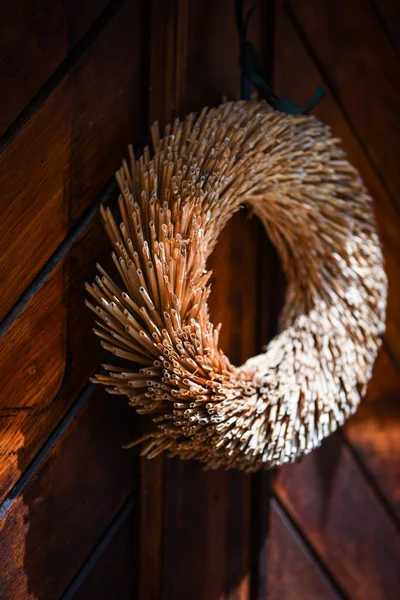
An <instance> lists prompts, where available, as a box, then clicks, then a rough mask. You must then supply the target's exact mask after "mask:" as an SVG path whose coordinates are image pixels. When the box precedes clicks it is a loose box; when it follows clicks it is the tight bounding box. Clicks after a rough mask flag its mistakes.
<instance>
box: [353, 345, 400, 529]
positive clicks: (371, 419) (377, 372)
mask: <svg viewBox="0 0 400 600" xmlns="http://www.w3.org/2000/svg"><path fill="white" fill-rule="evenodd" d="M399 397H400V372H399V370H398V369H397V368H396V365H394V364H393V361H392V359H391V358H390V356H389V354H388V353H387V351H385V350H383V351H382V352H381V354H380V355H379V357H378V360H377V362H376V365H375V369H374V376H373V378H372V380H371V382H370V384H369V386H368V393H367V397H366V398H365V400H364V401H363V402H362V403H361V406H360V408H359V410H358V411H357V413H356V414H355V416H354V417H353V418H352V419H350V420H349V422H348V423H347V425H346V429H345V437H346V439H347V440H348V441H349V442H350V444H351V446H352V447H353V448H354V450H355V451H356V452H357V455H358V456H359V457H360V460H361V461H362V462H363V464H364V466H365V468H366V469H367V471H368V472H369V474H370V476H371V477H372V478H373V480H374V482H375V484H376V485H377V487H378V489H379V490H380V492H381V493H382V496H383V497H384V498H385V501H386V502H387V503H388V505H389V506H390V508H391V510H392V511H393V512H394V514H395V515H396V516H397V519H399V520H400V488H399V481H400V464H399V461H398V460H397V459H396V457H397V456H398V453H399V440H400V404H399Z"/></svg>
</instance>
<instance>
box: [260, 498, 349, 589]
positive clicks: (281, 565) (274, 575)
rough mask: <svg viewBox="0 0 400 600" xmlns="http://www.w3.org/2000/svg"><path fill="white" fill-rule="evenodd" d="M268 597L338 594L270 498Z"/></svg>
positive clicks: (267, 565)
mask: <svg viewBox="0 0 400 600" xmlns="http://www.w3.org/2000/svg"><path fill="white" fill-rule="evenodd" d="M266 570H267V572H268V577H267V581H268V592H267V595H266V597H267V598H268V600H292V599H293V594H294V593H295V594H296V600H315V599H316V598H318V600H325V599H326V600H333V599H334V598H340V595H339V594H338V593H337V592H335V591H334V589H333V588H332V587H331V586H330V585H329V583H328V582H327V581H326V579H324V577H323V575H322V573H321V571H320V570H319V569H318V566H316V565H315V564H314V563H313V561H312V558H311V557H310V555H309V554H308V553H307V549H306V548H305V546H304V543H303V542H302V540H301V539H299V537H298V536H297V535H296V533H295V532H293V531H292V530H291V526H290V523H289V522H288V519H287V518H286V516H285V515H284V513H283V512H282V510H281V508H280V507H279V505H278V504H277V503H276V501H272V506H271V520H270V529H269V533H268V556H267V564H266Z"/></svg>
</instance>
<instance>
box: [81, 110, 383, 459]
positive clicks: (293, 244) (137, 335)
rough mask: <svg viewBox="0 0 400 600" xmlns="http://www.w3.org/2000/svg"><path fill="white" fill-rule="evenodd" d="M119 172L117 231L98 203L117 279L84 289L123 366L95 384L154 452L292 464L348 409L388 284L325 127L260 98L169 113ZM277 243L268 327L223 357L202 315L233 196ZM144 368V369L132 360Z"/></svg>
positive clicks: (367, 218) (362, 202)
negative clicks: (279, 301)
mask: <svg viewBox="0 0 400 600" xmlns="http://www.w3.org/2000/svg"><path fill="white" fill-rule="evenodd" d="M151 133H152V143H153V148H154V154H153V155H151V153H150V151H149V149H148V148H146V149H145V150H144V154H143V156H142V157H141V158H140V159H139V160H138V161H135V159H134V157H133V152H132V148H130V151H129V161H128V162H126V161H124V162H123V164H122V167H121V169H120V170H119V171H118V173H117V180H118V183H119V186H120V189H121V196H120V198H119V207H120V213H121V219H122V221H121V224H120V226H119V227H118V226H117V224H116V223H115V221H114V218H113V216H112V214H111V212H110V210H109V209H106V210H104V209H103V210H102V216H103V220H104V225H105V228H106V230H107V233H108V236H109V237H110V239H111V242H112V245H113V248H114V253H113V260H114V263H115V267H116V270H117V271H118V281H119V282H118V284H117V283H115V282H114V280H113V279H112V278H111V277H110V276H109V275H108V274H107V273H106V272H105V271H104V270H103V269H102V268H101V267H99V270H100V275H99V277H97V278H96V283H94V284H93V285H92V286H89V285H88V286H87V289H88V291H89V293H90V294H91V296H92V297H93V298H94V304H95V305H92V304H91V303H89V302H88V305H89V307H90V308H91V309H92V310H93V311H94V313H95V314H96V317H97V321H96V323H97V328H96V330H95V333H96V334H97V335H98V336H99V337H100V338H101V340H102V342H101V343H102V344H103V346H104V347H105V348H106V349H108V350H110V351H111V352H113V353H114V354H115V355H116V356H118V357H120V359H121V366H118V367H115V366H112V365H104V368H105V374H99V375H97V376H96V377H95V381H96V382H98V383H101V384H104V385H106V386H107V388H108V390H109V391H110V392H111V393H117V394H126V395H127V396H128V397H129V400H130V404H131V405H132V406H134V407H135V408H136V410H137V412H138V413H139V414H143V415H150V416H151V417H152V418H153V421H154V423H155V425H154V429H153V430H152V431H151V432H150V433H148V434H146V435H145V436H144V437H143V438H141V439H140V440H138V442H139V441H140V442H141V441H143V442H145V445H144V449H143V454H146V455H147V456H148V457H149V458H151V457H153V456H156V455H157V454H158V453H159V452H161V451H164V450H166V451H168V453H169V454H170V455H179V456H180V457H182V458H195V459H198V460H200V461H202V462H203V463H205V464H206V465H207V466H208V467H219V466H224V467H227V468H229V467H237V468H241V469H246V470H249V471H250V470H255V469H258V468H263V467H272V466H276V465H281V464H283V463H286V462H289V461H293V460H295V459H296V458H298V457H299V456H301V455H302V454H305V453H307V452H310V451H311V450H312V449H313V448H315V447H316V446H318V445H319V444H320V442H321V441H322V439H323V438H324V437H326V436H327V435H329V434H330V433H332V432H333V431H335V429H336V428H337V427H338V426H339V425H342V424H343V423H344V421H345V420H346V419H347V417H349V415H351V414H352V413H354V411H355V410H356V408H357V406H358V404H359V401H360V397H361V396H362V395H363V394H364V393H365V389H366V384H367V382H368V380H369V379H370V377H371V370H372V367H373V363H374V360H375V357H376V354H377V351H378V348H379V345H380V335H381V334H382V333H383V331H384V320H385V307H386V291H387V289H386V288H387V283H386V276H385V272H384V269H383V261H382V254H381V249H380V245H379V240H378V237H377V233H376V228H375V221H374V216H373V211H372V204H371V198H370V197H369V195H368V194H367V192H366V190H365V187H364V185H363V183H362V181H361V179H360V177H359V175H358V173H357V171H356V170H355V169H354V168H353V167H352V166H351V165H350V164H349V163H348V162H347V160H346V158H345V155H344V153H343V151H342V150H341V149H340V147H339V146H338V140H337V139H334V138H333V137H332V135H331V133H330V130H329V128H328V127H326V126H325V125H323V124H322V123H320V122H319V121H318V120H316V119H315V118H313V117H310V116H305V115H301V116H288V115H284V114H282V113H279V112H275V111H273V110H271V109H270V108H268V107H267V105H266V104H265V103H262V102H245V101H242V102H231V103H226V104H223V105H221V106H219V107H217V108H214V109H210V110H209V109H204V110H203V111H202V113H201V114H200V115H199V116H198V117H197V118H196V116H195V115H189V116H188V117H187V118H186V119H185V120H184V121H179V120H177V121H175V122H174V123H173V124H172V125H170V126H168V127H167V128H166V131H165V135H164V137H163V138H160V134H159V130H158V126H157V124H156V125H154V126H153V128H152V131H151ZM243 204H246V205H248V206H250V207H251V208H252V209H253V210H254V212H255V213H256V214H257V215H258V217H259V218H260V219H261V221H262V223H263V225H264V227H265V229H266V231H267V233H268V235H269V237H270V239H271V240H272V242H273V243H274V244H275V245H276V247H277V249H278V251H279V254H280V257H281V260H282V264H283V268H284V271H285V274H286V277H287V281H288V287H287V295H286V301H285V306H284V308H283V312H282V316H281V333H280V335H278V336H277V337H276V338H274V339H273V340H272V341H271V342H270V343H269V345H268V347H267V349H266V351H265V352H264V353H263V354H260V355H258V356H255V357H254V358H251V359H250V360H248V361H247V362H246V363H245V364H244V365H242V366H241V367H236V366H233V365H232V364H231V363H230V361H229V359H228V358H227V357H226V356H225V355H224V354H223V352H222V351H221V350H220V349H219V347H218V333H219V327H214V325H213V324H212V323H211V322H210V319H209V313H208V307H207V298H208V295H209V293H210V287H209V285H208V281H209V276H210V272H208V271H207V270H206V260H207V257H208V256H209V255H210V253H211V252H212V250H213V249H214V247H215V244H216V242H217V240H218V235H219V233H220V232H221V230H222V228H223V227H224V226H225V224H226V223H227V221H228V220H229V218H230V217H231V216H232V214H233V213H234V212H235V211H237V210H238V209H239V208H240V206H241V205H243ZM139 367H141V368H139Z"/></svg>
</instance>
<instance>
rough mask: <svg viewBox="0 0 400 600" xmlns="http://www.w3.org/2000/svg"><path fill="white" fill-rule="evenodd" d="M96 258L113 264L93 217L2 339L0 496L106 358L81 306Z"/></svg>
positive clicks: (2, 495)
mask: <svg viewBox="0 0 400 600" xmlns="http://www.w3.org/2000/svg"><path fill="white" fill-rule="evenodd" d="M96 260H100V261H101V262H102V264H103V265H105V266H107V264H109V263H110V262H111V260H110V248H109V246H108V243H107V240H106V237H105V233H104V231H103V227H102V225H101V222H100V218H99V217H96V218H95V219H94V220H93V221H92V223H91V224H90V225H89V226H88V227H87V228H86V230H85V231H84V232H83V234H82V235H81V237H80V238H79V239H78V241H77V242H76V244H75V245H74V246H73V247H72V249H71V251H70V252H69V253H68V254H67V255H66V257H65V258H64V260H63V261H62V262H61V263H60V264H59V266H58V267H57V269H56V270H55V271H54V272H53V274H52V275H51V276H50V278H49V279H48V280H47V282H46V283H45V284H44V286H43V287H42V288H41V290H40V291H39V292H38V294H36V296H35V297H34V298H33V299H32V300H31V302H30V303H29V304H28V305H27V307H26V308H25V310H24V311H23V313H22V314H21V316H20V317H19V318H18V319H17V320H16V321H15V322H14V324H13V325H12V327H11V328H10V330H9V331H8V333H7V334H6V335H5V336H4V337H3V339H2V340H1V341H0V370H1V372H2V373H3V378H2V386H3V393H2V395H1V397H0V432H1V434H0V498H3V497H4V496H5V495H6V493H7V492H8V490H9V489H10V487H11V486H12V485H13V484H14V483H15V481H16V480H17V479H18V477H19V475H20V474H21V473H22V472H23V471H24V469H25V468H26V467H27V465H28V464H29V462H30V461H31V460H32V457H33V456H34V455H35V454H36V452H37V451H38V450H39V448H40V447H41V446H42V444H43V443H44V441H45V439H46V438H47V436H48V435H49V433H50V432H51V431H52V429H53V428H54V427H55V425H56V423H57V422H58V420H59V419H60V417H61V416H62V415H63V414H64V412H65V411H66V409H67V408H68V407H69V406H70V405H71V403H72V402H73V401H74V399H75V398H76V396H77V394H78V393H79V392H80V390H81V389H82V388H83V386H84V385H86V382H87V381H88V378H89V377H90V376H91V375H92V374H93V373H94V372H95V370H96V368H97V366H98V364H99V362H100V360H102V358H104V356H105V354H106V353H105V351H104V350H102V349H101V347H100V344H99V343H98V340H97V339H96V338H95V337H94V335H93V333H92V327H93V324H94V319H93V316H92V314H91V313H90V311H89V310H88V309H87V308H86V307H85V305H84V300H85V296H86V292H85V288H84V283H85V281H86V280H88V281H91V280H92V278H93V277H94V276H95V273H96V267H95V263H96Z"/></svg>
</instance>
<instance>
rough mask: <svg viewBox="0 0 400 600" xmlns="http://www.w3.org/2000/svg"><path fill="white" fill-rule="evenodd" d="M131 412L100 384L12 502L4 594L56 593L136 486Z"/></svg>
mask: <svg viewBox="0 0 400 600" xmlns="http://www.w3.org/2000/svg"><path fill="white" fill-rule="evenodd" d="M133 420H134V413H133V411H131V410H130V409H129V407H128V406H127V404H126V402H124V401H123V400H122V399H115V398H113V399H112V400H111V398H110V396H108V395H107V393H106V392H105V391H104V390H102V389H96V391H95V392H94V393H93V394H92V395H91V397H90V398H89V400H88V402H87V404H86V405H85V406H84V407H83V408H82V410H81V411H80V413H79V414H78V416H77V418H76V419H75V421H74V422H73V423H72V425H71V426H70V427H69V428H68V429H67V431H66V432H65V433H64V435H63V436H62V437H61V439H60V440H59V442H58V444H57V445H56V446H55V448H54V449H53V450H52V451H51V453H50V454H49V455H48V457H47V458H46V459H45V460H44V462H43V463H42V464H41V466H40V467H39V469H38V471H37V472H36V474H35V475H34V476H33V478H32V479H31V480H30V481H29V483H28V485H27V487H26V488H25V489H24V490H23V493H22V494H20V495H19V496H18V498H17V499H16V500H15V502H14V503H13V504H12V506H11V508H10V509H9V511H8V513H7V514H6V516H5V518H4V519H3V522H2V527H1V532H0V571H1V573H2V579H1V583H0V596H1V598H4V600H17V599H21V600H22V599H25V598H37V599H39V598H40V600H54V598H59V597H60V595H61V593H62V592H63V591H64V589H65V588H66V587H67V585H68V584H69V583H70V581H71V579H72V578H73V577H74V575H75V574H76V572H77V571H78V569H79V568H80V567H81V565H82V563H83V562H84V561H85V560H86V559H87V557H88V556H89V555H90V553H91V552H92V550H93V548H94V547H95V545H96V544H97V542H98V540H99V539H100V538H101V536H102V533H103V530H104V529H105V528H106V526H107V525H108V524H109V522H110V521H111V520H112V518H113V517H114V516H115V514H116V513H117V512H118V510H119V509H120V508H121V506H122V505H123V503H124V502H125V501H126V499H127V497H128V495H129V494H130V493H131V491H132V486H133V481H134V477H133V463H132V461H133V458H134V455H133V454H132V453H129V452H127V451H126V450H123V448H122V447H121V446H122V444H124V443H126V441H127V440H128V439H130V436H131V432H132V428H133Z"/></svg>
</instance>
